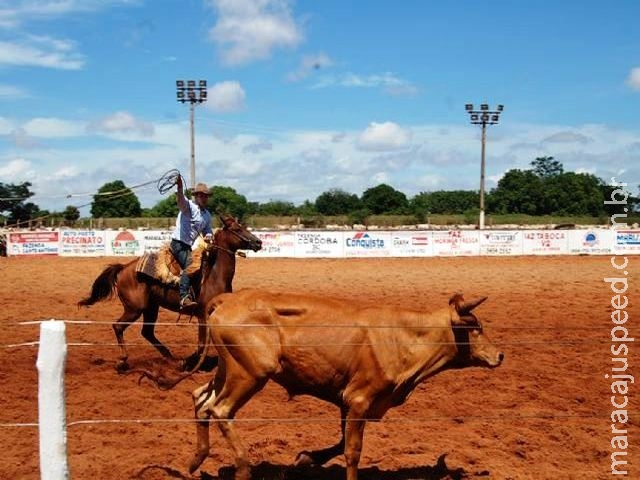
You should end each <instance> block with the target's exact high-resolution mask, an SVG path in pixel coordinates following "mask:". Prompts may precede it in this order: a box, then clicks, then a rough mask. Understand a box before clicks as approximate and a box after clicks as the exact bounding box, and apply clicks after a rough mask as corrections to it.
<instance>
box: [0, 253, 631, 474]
mask: <svg viewBox="0 0 640 480" xmlns="http://www.w3.org/2000/svg"><path fill="white" fill-rule="evenodd" d="M618 258H619V259H620V261H622V260H621V257H618ZM628 258H629V265H628V266H627V268H626V270H627V271H628V276H627V279H628V284H629V290H628V291H627V295H628V296H629V300H630V303H629V305H628V306H627V308H626V311H627V312H628V315H629V321H628V322H627V324H626V327H628V328H629V331H630V334H629V336H630V337H632V336H633V335H632V334H633V333H635V334H636V336H638V337H639V340H640V330H638V328H637V324H638V321H640V320H638V319H639V318H640V300H639V299H640V290H639V289H638V286H639V285H640V257H628ZM126 260H127V259H119V260H114V259H113V258H93V259H80V258H61V257H53V258H45V257H40V258H19V257H10V258H1V259H0V271H1V274H2V289H1V291H0V305H2V310H1V312H0V321H1V322H2V325H3V331H4V334H3V339H2V342H1V346H2V348H0V355H1V356H2V369H0V391H1V392H2V394H1V395H2V409H1V410H0V411H1V413H0V423H1V424H2V427H0V449H1V451H2V452H3V455H2V459H0V478H2V479H38V478H40V474H39V457H38V429H37V427H36V426H20V425H14V424H25V423H35V422H37V421H38V391H37V371H36V367H35V362H36V357H37V346H35V345H32V346H16V345H17V344H22V343H25V342H34V341H37V340H38V334H39V327H38V325H37V324H35V325H34V324H29V325H22V324H20V322H24V321H30V320H45V319H51V318H54V319H60V320H91V321H93V322H95V323H87V324H75V323H69V324H67V327H66V332H67V341H68V342H69V343H70V345H69V347H68V357H67V367H66V402H67V403H66V404H67V421H68V423H69V425H68V432H67V435H68V458H69V467H70V472H71V478H74V479H81V480H85V479H100V480H122V479H142V480H152V479H153V480H161V479H175V478H178V479H182V478H198V479H217V478H225V479H227V478H232V472H233V469H232V467H233V460H232V456H231V452H230V450H229V447H228V445H227V444H226V442H225V441H224V440H223V438H222V436H221V435H220V433H219V431H218V430H217V429H216V428H215V427H213V428H212V429H211V443H212V448H211V453H210V457H209V458H208V459H207V460H206V461H205V462H204V463H203V465H202V468H201V470H199V471H198V472H196V474H195V476H194V477H191V476H189V475H188V473H187V465H188V462H189V461H190V460H191V458H192V455H193V453H194V452H195V444H194V442H195V426H194V423H193V421H192V418H193V408H192V402H191V391H192V390H193V389H194V388H195V387H196V386H199V385H200V384H202V383H205V382H206V381H208V379H209V378H210V375H211V374H210V373H198V374H196V375H195V376H194V378H193V379H189V380H186V381H184V382H182V383H181V384H179V385H178V386H177V387H176V388H175V389H174V390H171V391H166V392H163V391H159V390H157V389H156V388H155V387H153V386H152V384H151V383H150V382H147V381H143V382H142V383H141V384H140V385H138V376H137V375H129V376H127V375H119V374H118V373H117V372H116V370H115V369H114V366H115V362H116V360H117V357H118V353H119V351H118V348H117V347H116V346H115V336H114V335H113V331H112V329H111V325H110V323H111V322H112V321H114V320H115V319H117V318H118V317H119V315H120V312H121V306H120V303H119V302H118V300H117V299H116V300H110V301H107V302H103V303H99V304H97V305H95V306H93V307H91V308H88V309H86V308H83V309H78V308H77V307H76V302H77V301H78V300H79V299H80V298H82V297H83V296H85V295H86V294H88V293H89V289H90V287H91V284H92V283H93V280H94V279H95V278H96V276H97V275H98V274H99V273H100V272H101V271H102V269H103V268H104V267H105V266H106V265H107V264H108V263H113V262H114V261H122V262H124V261H126ZM614 276H619V273H618V271H616V270H615V269H614V268H613V267H612V266H611V263H610V257H609V256H601V257H586V256H580V257H577V256H576V257H519V258H507V257H499V258H475V257H474V258H424V259H418V258H408V259H366V260H359V259H340V260H327V259H317V260H294V259H256V258H249V259H238V268H237V271H236V276H235V282H234V288H235V289H236V290H238V289H241V288H243V287H258V288H264V289H269V290H274V291H289V292H311V293H318V294H321V295H328V296H336V297H341V298H347V299H349V300H350V301H353V302H373V303H377V304H386V305H397V306H403V307H411V308H424V309H426V310H431V309H436V308H440V307H442V306H444V305H446V303H447V301H448V299H449V296H450V295H451V294H452V293H454V292H457V291H461V292H464V294H465V296H466V297H467V298H471V297H474V296H480V295H488V296H489V300H488V301H487V302H485V303H484V304H483V305H482V306H481V307H479V308H478V309H477V310H476V314H477V315H478V317H479V318H480V319H481V320H482V321H483V323H484V327H485V331H486V333H487V335H488V336H489V338H490V339H491V340H492V341H493V343H495V344H496V345H498V346H500V348H501V349H502V350H503V351H504V352H505V354H506V359H505V362H504V364H503V365H502V366H501V367H499V368H497V369H495V370H487V369H479V368H468V369H465V370H460V371H453V370H449V371H446V372H443V373H441V374H439V375H436V376H435V377H433V378H431V379H430V380H428V381H427V382H425V383H423V384H422V385H420V386H419V387H418V388H417V389H416V390H415V392H414V393H413V395H412V396H411V397H410V398H409V399H408V401H407V402H406V403H405V404H404V405H402V406H400V407H398V408H395V409H392V410H390V411H389V412H388V413H387V415H386V416H385V417H384V419H383V421H382V422H379V423H369V424H368V425H367V427H366V429H365V438H364V449H363V452H362V458H361V461H360V478H362V479H365V480H367V479H368V480H373V479H383V480H409V479H460V478H482V479H485V478H487V479H504V480H506V479H512V480H516V479H517V480H523V479H536V480H537V479H604V478H611V459H610V455H611V453H612V451H613V450H614V449H613V448H612V446H611V438H612V436H613V435H612V433H611V423H612V421H611V411H612V410H614V408H613V407H612V406H611V400H610V398H611V381H610V380H607V379H606V378H605V374H607V373H609V374H610V373H611V368H612V360H611V357H612V353H611V344H612V342H611V328H612V327H613V326H614V325H613V324H612V322H611V318H610V314H611V311H612V306H611V297H612V295H613V293H612V291H611V288H610V285H609V284H608V283H605V282H604V281H603V279H604V278H605V277H614ZM636 297H637V298H636ZM176 320H177V315H176V314H174V313H171V312H168V311H161V313H160V317H159V319H158V322H159V325H158V327H157V328H156V333H157V335H158V338H159V339H160V340H161V341H163V342H164V343H165V344H167V345H169V347H170V348H171V349H172V351H173V353H174V354H175V355H176V356H186V355H188V354H190V353H192V352H193V351H194V345H195V343H196V340H197V334H196V328H195V326H196V322H195V321H194V322H192V323H188V322H187V321H186V319H184V318H183V319H181V320H180V322H178V323H176ZM140 328H141V320H139V321H138V322H136V324H134V325H133V326H132V327H131V328H129V329H128V330H127V331H126V333H125V339H126V340H127V342H128V345H129V360H130V363H131V366H132V367H134V368H135V367H136V366H142V365H146V366H148V365H149V364H150V363H151V364H154V363H157V362H161V359H160V356H159V354H158V352H157V351H156V350H155V349H154V348H153V347H152V346H151V345H149V344H148V343H147V342H146V340H144V339H143V338H142V337H141V335H140ZM328 328H330V326H328ZM73 344H80V345H73ZM636 350H637V351H636ZM639 352H640V342H635V343H633V342H629V343H628V354H627V355H628V356H627V358H628V362H629V370H627V372H626V373H632V372H633V371H636V372H637V370H634V369H635V367H636V364H637V362H638V359H640V356H639V355H638V353H639ZM638 388H640V387H639V386H638V384H637V383H636V384H635V385H631V386H630V389H629V394H628V395H629V403H628V405H627V406H626V409H627V410H628V412H629V415H630V418H629V421H628V422H627V423H626V425H625V424H618V427H619V428H625V429H627V430H629V437H628V441H629V447H628V449H627V453H628V455H627V457H626V459H627V460H628V461H629V464H628V465H626V470H627V472H628V473H627V477H626V478H640V448H639V447H638V444H639V440H640V431H639V430H638V419H637V418H638V417H637V413H638V411H640V390H638ZM145 420H146V421H145ZM85 421H95V422H85ZM237 424H238V428H239V432H240V434H241V436H242V438H243V440H244V443H245V446H246V448H247V450H248V452H249V457H250V461H251V464H252V466H253V467H254V469H253V474H252V478H254V479H257V478H260V479H267V480H271V479H322V480H329V479H340V478H344V474H345V470H344V463H343V459H342V458H341V457H338V458H337V459H336V460H334V461H333V462H331V463H329V464H328V465H327V466H325V467H322V468H313V469H303V470H295V469H293V468H291V467H290V465H292V464H293V462H294V459H295V456H296V454H297V453H298V452H299V451H301V450H312V449H316V448H320V447H325V446H329V445H332V444H334V443H335V442H336V441H337V440H338V438H339V413H338V409H337V408H336V407H334V406H331V405H327V404H325V403H323V402H321V401H319V400H316V399H314V398H310V397H306V396H303V397H296V398H294V399H292V400H290V399H289V398H288V397H287V395H286V393H285V391H284V390H283V389H281V388H280V387H278V386H276V385H274V384H268V385H267V387H266V388H265V389H264V390H263V391H262V392H260V393H259V394H258V395H257V396H256V397H255V398H254V399H253V400H252V401H250V402H249V403H248V404H247V405H246V406H245V408H243V409H242V410H240V412H239V414H238V422H237ZM443 455H446V457H444V462H443V461H442V459H440V461H439V458H440V457H442V456H443ZM622 470H625V468H622ZM614 478H625V477H622V476H618V477H614Z"/></svg>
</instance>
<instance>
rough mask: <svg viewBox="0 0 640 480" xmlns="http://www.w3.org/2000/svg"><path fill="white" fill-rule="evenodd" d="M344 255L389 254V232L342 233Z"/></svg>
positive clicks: (374, 255)
mask: <svg viewBox="0 0 640 480" xmlns="http://www.w3.org/2000/svg"><path fill="white" fill-rule="evenodd" d="M344 256H345V257H389V256H391V233H389V232H378V231H366V232H362V231H359V232H345V233H344Z"/></svg>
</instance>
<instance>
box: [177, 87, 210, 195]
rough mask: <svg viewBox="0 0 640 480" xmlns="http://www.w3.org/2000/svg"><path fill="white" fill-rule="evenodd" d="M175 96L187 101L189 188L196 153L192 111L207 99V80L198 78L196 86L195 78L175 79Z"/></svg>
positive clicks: (194, 184)
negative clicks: (189, 143)
mask: <svg viewBox="0 0 640 480" xmlns="http://www.w3.org/2000/svg"><path fill="white" fill-rule="evenodd" d="M176 96H177V99H178V101H179V102H182V103H185V102H189V113H190V115H189V124H190V130H191V161H190V163H189V173H190V179H189V183H190V184H191V189H192V190H193V189H194V188H195V186H196V154H195V140H194V135H195V132H194V130H195V120H194V111H195V108H196V105H198V104H200V103H203V102H206V101H207V81H206V80H198V86H196V81H195V80H187V81H186V83H185V80H176Z"/></svg>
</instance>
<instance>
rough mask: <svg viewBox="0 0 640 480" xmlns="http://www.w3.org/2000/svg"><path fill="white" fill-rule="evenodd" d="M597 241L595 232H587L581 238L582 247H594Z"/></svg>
mask: <svg viewBox="0 0 640 480" xmlns="http://www.w3.org/2000/svg"><path fill="white" fill-rule="evenodd" d="M598 243H599V242H598V235H596V234H595V232H587V233H586V234H585V236H584V238H583V239H582V246H583V247H595V246H596V245H597V244H598Z"/></svg>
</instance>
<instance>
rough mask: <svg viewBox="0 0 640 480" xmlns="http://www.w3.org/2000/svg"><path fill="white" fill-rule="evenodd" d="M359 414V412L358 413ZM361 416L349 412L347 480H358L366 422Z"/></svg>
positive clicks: (346, 447)
mask: <svg viewBox="0 0 640 480" xmlns="http://www.w3.org/2000/svg"><path fill="white" fill-rule="evenodd" d="M358 413H359V412H358ZM362 418H363V416H362V415H361V414H354V412H353V411H350V412H349V415H348V416H347V425H346V428H345V449H344V458H345V461H346V463H347V480H358V463H360V454H361V453H362V436H363V435H364V427H365V425H366V423H367V422H366V420H362Z"/></svg>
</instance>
